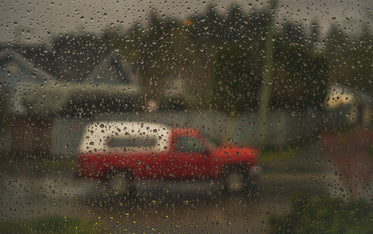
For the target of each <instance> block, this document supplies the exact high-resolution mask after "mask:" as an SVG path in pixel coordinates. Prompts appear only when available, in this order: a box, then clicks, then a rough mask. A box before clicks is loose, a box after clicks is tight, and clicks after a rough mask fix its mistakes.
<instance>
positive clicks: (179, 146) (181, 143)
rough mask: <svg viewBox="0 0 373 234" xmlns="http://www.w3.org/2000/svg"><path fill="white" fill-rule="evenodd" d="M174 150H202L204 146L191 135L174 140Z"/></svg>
mask: <svg viewBox="0 0 373 234" xmlns="http://www.w3.org/2000/svg"><path fill="white" fill-rule="evenodd" d="M176 150H177V151H180V152H202V151H204V150H205V148H204V147H203V145H201V143H200V142H198V141H197V140H196V139H195V138H193V137H179V138H178V139H177V140H176Z"/></svg>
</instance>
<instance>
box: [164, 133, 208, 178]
mask: <svg viewBox="0 0 373 234" xmlns="http://www.w3.org/2000/svg"><path fill="white" fill-rule="evenodd" d="M173 144H174V147H173V148H174V150H173V151H174V152H173V157H172V158H173V165H171V171H172V173H173V174H174V175H175V177H176V178H180V179H187V178H206V176H207V175H208V172H209V167H210V158H209V154H208V150H207V149H206V148H205V147H204V146H203V144H202V143H201V142H200V141H199V140H198V138H196V137H195V136H178V137H176V139H175V141H174V143H173Z"/></svg>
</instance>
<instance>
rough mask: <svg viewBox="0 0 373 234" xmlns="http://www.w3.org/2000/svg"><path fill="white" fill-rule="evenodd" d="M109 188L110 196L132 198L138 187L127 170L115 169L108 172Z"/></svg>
mask: <svg viewBox="0 0 373 234" xmlns="http://www.w3.org/2000/svg"><path fill="white" fill-rule="evenodd" d="M106 184H107V190H108V194H109V195H110V196H114V197H120V196H123V197H124V198H130V197H132V196H133V195H134V194H135V191H136V187H135V183H134V179H133V176H132V175H131V173H130V172H128V171H125V170H113V171H111V172H110V173H109V174H108V178H107V183H106Z"/></svg>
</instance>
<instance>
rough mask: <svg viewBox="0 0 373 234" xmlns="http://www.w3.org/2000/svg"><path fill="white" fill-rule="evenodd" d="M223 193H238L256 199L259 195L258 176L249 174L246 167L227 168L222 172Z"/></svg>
mask: <svg viewBox="0 0 373 234" xmlns="http://www.w3.org/2000/svg"><path fill="white" fill-rule="evenodd" d="M223 193H225V194H240V195H244V196H247V197H249V198H250V199H251V200H257V199H258V198H259V197H260V189H259V184H258V177H256V176H255V177H253V176H250V174H249V171H248V169H247V168H243V167H230V168H227V169H226V170H225V171H224V174H223Z"/></svg>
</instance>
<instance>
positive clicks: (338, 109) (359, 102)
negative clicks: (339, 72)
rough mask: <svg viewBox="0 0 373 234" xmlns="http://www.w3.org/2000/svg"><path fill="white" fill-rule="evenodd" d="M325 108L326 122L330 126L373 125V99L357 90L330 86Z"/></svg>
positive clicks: (342, 86)
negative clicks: (329, 123)
mask: <svg viewBox="0 0 373 234" xmlns="http://www.w3.org/2000/svg"><path fill="white" fill-rule="evenodd" d="M325 107H326V109H327V111H328V114H329V115H328V122H331V123H332V125H335V124H337V125H338V124H342V125H345V124H346V123H347V125H361V126H364V127H368V126H372V125H373V98H372V97H371V96H369V95H368V94H366V93H364V92H361V91H359V90H356V89H353V88H350V87H347V86H344V85H337V84H335V85H331V86H330V87H329V89H328V92H327V95H326V100H325Z"/></svg>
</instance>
